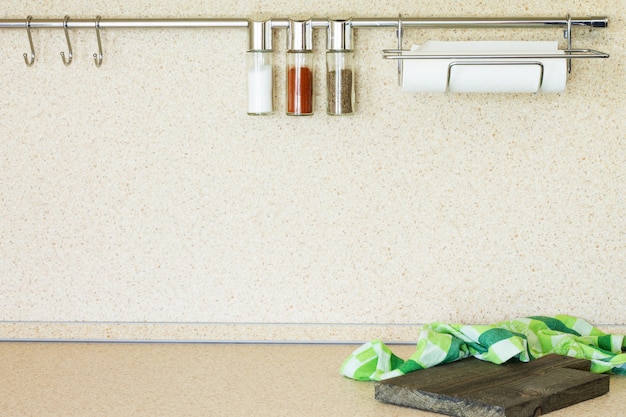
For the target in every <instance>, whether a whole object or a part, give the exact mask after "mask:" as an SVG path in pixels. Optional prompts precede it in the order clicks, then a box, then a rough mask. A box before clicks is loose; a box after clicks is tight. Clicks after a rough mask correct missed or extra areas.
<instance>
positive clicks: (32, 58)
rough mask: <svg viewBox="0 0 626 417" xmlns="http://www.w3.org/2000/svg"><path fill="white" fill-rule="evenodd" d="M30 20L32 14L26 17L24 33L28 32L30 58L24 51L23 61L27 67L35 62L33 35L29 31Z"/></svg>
mask: <svg viewBox="0 0 626 417" xmlns="http://www.w3.org/2000/svg"><path fill="white" fill-rule="evenodd" d="M31 20H33V17H32V16H28V17H27V18H26V33H28V43H29V44H30V60H29V59H28V54H27V53H24V62H25V63H26V66H28V67H32V66H33V64H34V63H35V47H34V46H33V36H32V35H31V33H30V22H31Z"/></svg>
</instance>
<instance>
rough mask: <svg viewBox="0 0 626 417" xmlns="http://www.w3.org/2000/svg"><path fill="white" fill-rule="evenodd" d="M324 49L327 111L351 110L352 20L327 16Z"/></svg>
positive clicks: (337, 112) (347, 111) (341, 114)
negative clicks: (332, 18) (325, 46)
mask: <svg viewBox="0 0 626 417" xmlns="http://www.w3.org/2000/svg"><path fill="white" fill-rule="evenodd" d="M326 39H327V52H326V112H327V113H328V114H329V115H332V116H344V115H350V114H353V113H354V95H355V94H354V51H353V50H352V22H351V20H330V21H329V24H328V31H327V36H326Z"/></svg>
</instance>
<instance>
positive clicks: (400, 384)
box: [375, 355, 609, 417]
mask: <svg viewBox="0 0 626 417" xmlns="http://www.w3.org/2000/svg"><path fill="white" fill-rule="evenodd" d="M589 365H590V363H589V361H586V360H581V359H574V358H569V357H565V356H559V355H548V356H544V357H543V358H540V359H536V360H534V361H531V362H528V363H523V362H511V363H506V364H503V365H494V364H492V363H489V362H484V361H481V360H478V359H475V358H468V359H464V360H461V361H458V362H453V363H450V364H446V365H440V366H436V367H434V368H429V369H424V370H421V371H416V372H412V373H410V374H407V375H404V376H400V377H397V378H393V379H388V380H386V381H382V382H379V383H377V384H376V393H375V398H376V399H377V400H380V401H383V402H386V403H391V404H397V405H402V406H406V407H412V408H418V409H421V410H427V411H433V412H436V413H441V414H447V415H450V416H457V417H491V416H506V417H534V416H539V415H542V414H547V413H549V412H550V411H554V410H558V409H560V408H565V407H568V406H570V405H573V404H576V403H579V402H581V401H585V400H589V399H591V398H595V397H598V396H600V395H603V394H606V393H607V392H609V376H608V375H606V374H592V373H590V372H589Z"/></svg>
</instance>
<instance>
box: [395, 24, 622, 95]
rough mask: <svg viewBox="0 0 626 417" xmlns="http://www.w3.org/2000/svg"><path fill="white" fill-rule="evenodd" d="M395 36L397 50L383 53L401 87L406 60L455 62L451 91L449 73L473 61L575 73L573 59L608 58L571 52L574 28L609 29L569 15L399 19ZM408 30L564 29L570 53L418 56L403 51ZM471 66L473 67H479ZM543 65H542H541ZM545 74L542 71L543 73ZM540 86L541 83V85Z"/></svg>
mask: <svg viewBox="0 0 626 417" xmlns="http://www.w3.org/2000/svg"><path fill="white" fill-rule="evenodd" d="M395 26H396V28H397V30H396V35H397V38H398V47H397V49H385V50H383V57H384V58H385V59H396V60H398V83H401V80H402V68H403V66H402V61H403V60H405V59H448V60H453V62H451V63H450V66H449V67H448V81H447V83H448V88H449V86H450V72H451V69H452V67H453V66H454V65H470V62H469V61H470V60H481V61H480V62H479V63H482V64H483V65H485V64H487V65H488V64H489V62H491V64H496V65H498V64H506V65H510V64H519V65H525V64H528V63H527V62H514V61H512V60H516V59H564V58H566V59H567V72H568V73H570V72H572V59H575V58H609V56H610V55H609V54H608V53H606V52H601V51H597V50H595V49H573V48H572V37H573V36H572V28H573V27H589V28H606V27H608V18H607V17H598V16H596V17H588V18H578V17H575V18H572V17H571V16H569V15H567V16H566V17H565V18H563V19H553V18H535V19H523V18H504V19H497V18H489V19H481V20H474V19H463V18H451V19H413V18H403V17H402V16H398V18H397V19H396V25H395ZM405 27H419V28H459V27H461V28H554V27H563V28H565V30H564V31H563V36H564V37H565V39H567V49H564V50H562V53H558V54H540V53H537V54H452V55H449V54H416V53H412V52H411V51H408V50H406V49H403V40H402V38H403V32H404V28H405ZM479 63H473V62H472V63H471V64H479ZM536 64H537V63H536ZM539 65H541V64H539ZM541 73H542V74H543V71H542V72H541ZM540 85H541V81H540Z"/></svg>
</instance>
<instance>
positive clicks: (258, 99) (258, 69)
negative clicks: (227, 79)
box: [246, 21, 274, 115]
mask: <svg viewBox="0 0 626 417" xmlns="http://www.w3.org/2000/svg"><path fill="white" fill-rule="evenodd" d="M248 27H249V35H250V49H249V50H248V51H247V52H246V67H247V73H248V114H249V115H269V114H272V113H274V64H273V56H272V25H271V21H266V22H256V21H250V22H249V25H248Z"/></svg>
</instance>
